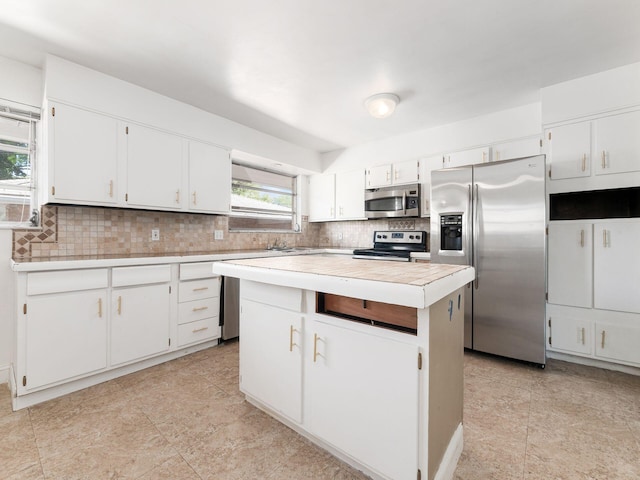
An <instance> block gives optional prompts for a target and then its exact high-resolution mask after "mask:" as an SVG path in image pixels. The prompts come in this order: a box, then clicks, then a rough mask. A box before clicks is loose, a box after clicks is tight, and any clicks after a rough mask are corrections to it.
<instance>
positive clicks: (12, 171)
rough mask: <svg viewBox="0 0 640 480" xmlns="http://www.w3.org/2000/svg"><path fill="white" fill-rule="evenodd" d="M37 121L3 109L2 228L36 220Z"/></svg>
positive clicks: (0, 134)
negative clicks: (34, 212) (33, 205)
mask: <svg viewBox="0 0 640 480" xmlns="http://www.w3.org/2000/svg"><path fill="white" fill-rule="evenodd" d="M35 120H36V118H34V115H33V114H31V113H28V112H18V111H15V110H13V109H11V108H9V107H4V106H0V225H3V224H4V225H8V224H25V223H27V222H29V221H30V218H31V216H32V213H31V212H32V204H33V201H34V197H35V181H34V175H33V173H34V165H33V159H34V156H35V155H34V151H35Z"/></svg>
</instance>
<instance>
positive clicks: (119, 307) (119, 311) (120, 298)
mask: <svg viewBox="0 0 640 480" xmlns="http://www.w3.org/2000/svg"><path fill="white" fill-rule="evenodd" d="M118 315H122V296H121V295H118Z"/></svg>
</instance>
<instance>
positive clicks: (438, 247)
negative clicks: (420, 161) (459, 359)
mask: <svg viewBox="0 0 640 480" xmlns="http://www.w3.org/2000/svg"><path fill="white" fill-rule="evenodd" d="M472 180H473V170H472V169H471V167H462V168H447V169H444V170H434V171H432V172H431V243H430V252H431V262H433V263H450V264H454V265H472V260H473V259H472V256H471V252H472V232H471V225H472V222H471V220H472V218H471V193H472V191H471V185H472ZM456 215H461V216H462V218H461V220H462V241H461V242H460V243H461V250H450V249H443V248H442V247H443V236H442V231H443V226H442V223H443V222H442V219H443V218H445V220H446V217H449V216H456ZM444 243H445V244H446V242H444ZM445 246H446V245H445ZM464 297H465V298H464V347H465V348H471V347H472V334H473V329H472V323H471V322H472V305H473V299H472V289H471V284H468V285H467V287H466V288H465V295H464Z"/></svg>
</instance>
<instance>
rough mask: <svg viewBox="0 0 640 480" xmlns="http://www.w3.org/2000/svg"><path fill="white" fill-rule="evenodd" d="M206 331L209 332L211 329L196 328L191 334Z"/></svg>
mask: <svg viewBox="0 0 640 480" xmlns="http://www.w3.org/2000/svg"><path fill="white" fill-rule="evenodd" d="M205 330H209V327H202V328H196V329H194V330H191V333H198V332H204V331H205Z"/></svg>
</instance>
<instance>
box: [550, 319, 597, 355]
mask: <svg viewBox="0 0 640 480" xmlns="http://www.w3.org/2000/svg"><path fill="white" fill-rule="evenodd" d="M549 325H550V328H549V338H550V340H549V345H550V347H549V348H550V349H551V350H558V351H561V352H569V353H580V354H583V355H591V353H592V345H593V339H592V338H591V334H592V331H593V325H592V323H591V322H589V321H588V320H584V319H580V318H572V317H567V316H563V315H553V316H551V318H550V319H549Z"/></svg>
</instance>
